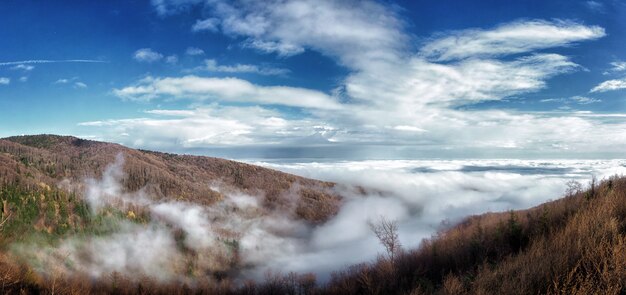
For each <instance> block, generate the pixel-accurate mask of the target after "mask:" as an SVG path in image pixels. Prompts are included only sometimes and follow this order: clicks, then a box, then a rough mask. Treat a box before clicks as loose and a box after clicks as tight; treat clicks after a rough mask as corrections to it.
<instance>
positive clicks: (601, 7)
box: [585, 1, 605, 13]
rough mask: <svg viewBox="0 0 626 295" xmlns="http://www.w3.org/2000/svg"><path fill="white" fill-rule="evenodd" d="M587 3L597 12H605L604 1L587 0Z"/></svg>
mask: <svg viewBox="0 0 626 295" xmlns="http://www.w3.org/2000/svg"><path fill="white" fill-rule="evenodd" d="M585 5H586V6H587V8H589V9H591V10H593V11H595V12H601V13H603V12H605V7H604V4H603V3H602V2H599V1H587V2H585Z"/></svg>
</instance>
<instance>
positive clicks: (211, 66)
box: [194, 59, 290, 76]
mask: <svg viewBox="0 0 626 295" xmlns="http://www.w3.org/2000/svg"><path fill="white" fill-rule="evenodd" d="M194 70H204V71H209V72H218V73H233V74H234V73H253V74H259V75H270V76H271V75H286V74H288V73H289V72H290V70H288V69H283V68H274V67H265V66H257V65H250V64H239V63H238V64H234V65H220V64H218V63H217V61H216V60H215V59H206V60H205V61H204V66H201V67H197V68H195V69H194Z"/></svg>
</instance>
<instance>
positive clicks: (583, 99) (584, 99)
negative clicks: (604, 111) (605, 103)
mask: <svg viewBox="0 0 626 295" xmlns="http://www.w3.org/2000/svg"><path fill="white" fill-rule="evenodd" d="M570 99H571V100H573V101H575V102H576V103H578V104H590V103H597V102H601V101H602V100H600V99H597V98H592V97H586V96H572V97H570Z"/></svg>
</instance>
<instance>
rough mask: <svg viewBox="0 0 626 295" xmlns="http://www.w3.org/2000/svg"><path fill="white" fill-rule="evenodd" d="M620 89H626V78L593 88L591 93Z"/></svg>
mask: <svg viewBox="0 0 626 295" xmlns="http://www.w3.org/2000/svg"><path fill="white" fill-rule="evenodd" d="M620 89H626V78H623V79H615V80H608V81H604V82H602V83H600V84H598V85H597V86H596V87H593V88H592V89H591V90H590V91H589V92H590V93H594V92H607V91H613V90H620Z"/></svg>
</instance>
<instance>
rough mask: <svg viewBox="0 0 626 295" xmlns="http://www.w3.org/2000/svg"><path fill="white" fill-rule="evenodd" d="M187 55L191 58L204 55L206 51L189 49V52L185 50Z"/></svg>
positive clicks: (195, 48)
mask: <svg viewBox="0 0 626 295" xmlns="http://www.w3.org/2000/svg"><path fill="white" fill-rule="evenodd" d="M185 54H187V55H191V56H196V55H204V50H202V49H200V48H198V47H187V50H185Z"/></svg>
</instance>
